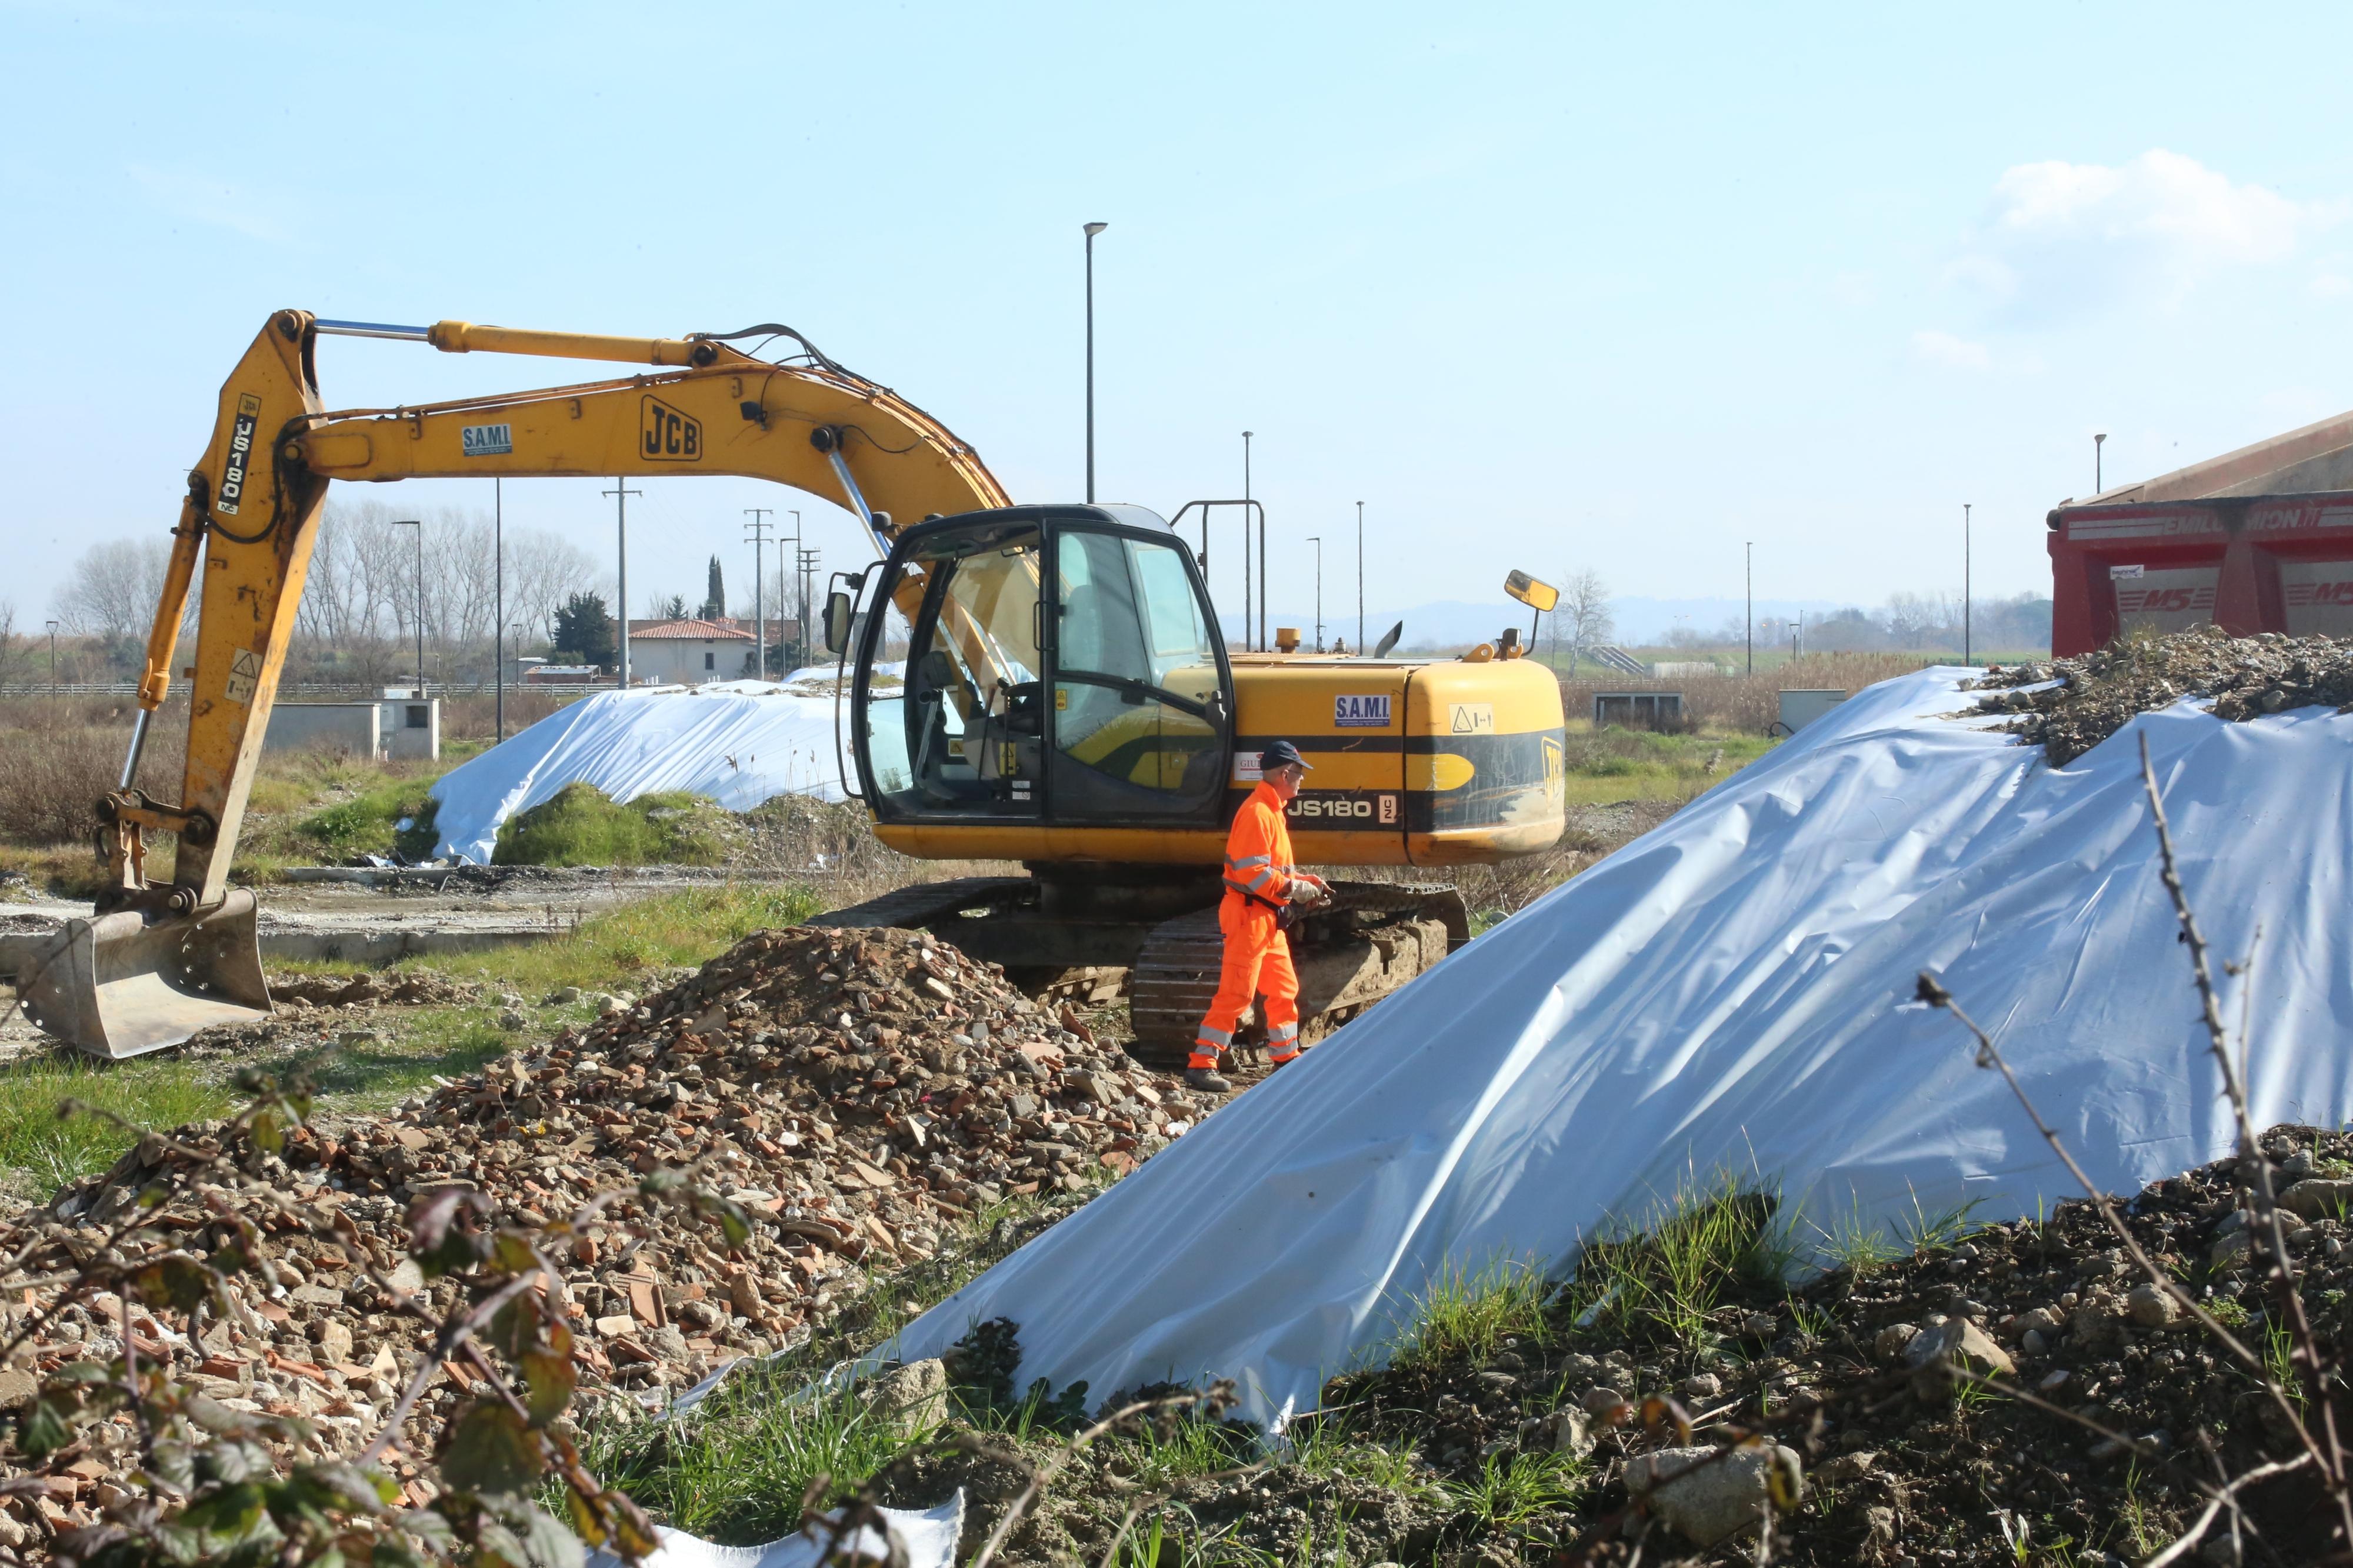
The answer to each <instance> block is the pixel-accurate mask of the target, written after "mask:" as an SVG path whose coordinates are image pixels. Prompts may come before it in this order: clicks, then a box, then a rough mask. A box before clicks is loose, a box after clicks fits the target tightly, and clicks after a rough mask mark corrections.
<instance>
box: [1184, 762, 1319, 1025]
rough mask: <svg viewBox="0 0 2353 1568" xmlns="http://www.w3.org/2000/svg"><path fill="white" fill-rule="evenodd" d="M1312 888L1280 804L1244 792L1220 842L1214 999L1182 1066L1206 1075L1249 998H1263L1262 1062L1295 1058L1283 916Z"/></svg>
mask: <svg viewBox="0 0 2353 1568" xmlns="http://www.w3.org/2000/svg"><path fill="white" fill-rule="evenodd" d="M1312 889H1314V883H1312V882H1309V881H1306V880H1304V879H1302V878H1301V877H1300V876H1299V875H1298V872H1297V870H1296V868H1294V867H1293V864H1292V859H1291V827H1290V825H1289V824H1288V823H1286V822H1285V821H1284V820H1283V815H1282V796H1281V795H1277V794H1275V793H1274V791H1273V789H1271V787H1270V786H1268V785H1266V784H1260V785H1259V786H1258V788H1256V789H1254V790H1252V791H1250V798H1249V799H1248V800H1246V801H1244V802H1242V807H1241V809H1240V811H1238V812H1236V813H1234V826H1233V828H1232V830H1231V831H1230V832H1229V833H1228V834H1227V836H1226V895H1227V896H1226V898H1225V900H1224V901H1223V902H1222V903H1221V904H1220V905H1219V910H1218V930H1219V932H1220V933H1222V934H1223V936H1224V937H1225V947H1224V952H1223V953H1222V955H1221V956H1220V958H1219V965H1218V990H1217V994H1215V995H1214V996H1212V997H1210V998H1209V1011H1208V1016H1206V1017H1204V1018H1203V1019H1202V1020H1201V1027H1200V1029H1199V1031H1198V1034H1197V1035H1196V1037H1195V1038H1194V1041H1193V1054H1192V1056H1191V1058H1189V1059H1188V1061H1187V1066H1189V1067H1193V1068H1202V1069H1204V1070H1206V1069H1208V1068H1214V1067H1216V1066H1217V1064H1218V1058H1219V1055H1220V1054H1222V1053H1223V1052H1224V1051H1225V1050H1227V1049H1228V1048H1229V1047H1231V1046H1232V1044H1233V1040H1234V1029H1235V1027H1236V1026H1237V1025H1238V1024H1239V1022H1240V1018H1241V1015H1242V1009H1243V1008H1245V1007H1247V1006H1249V1005H1250V998H1251V997H1252V996H1254V995H1261V994H1262V995H1263V996H1264V997H1265V998H1266V1013H1265V1017H1264V1019H1263V1020H1262V1021H1263V1022H1264V1023H1265V1025H1266V1049H1267V1059H1268V1060H1269V1061H1271V1062H1273V1063H1275V1064H1277V1065H1280V1064H1282V1063H1283V1062H1287V1061H1289V1060H1291V1059H1292V1058H1293V1057H1295V1056H1297V1055H1298V1054H1299V974H1298V972H1297V971H1296V970H1294V969H1293V968H1292V965H1291V945H1290V943H1289V942H1286V941H1285V940H1284V939H1283V934H1282V920H1281V910H1282V909H1283V908H1284V907H1285V906H1286V905H1288V904H1289V903H1290V902H1291V901H1292V900H1293V898H1295V897H1303V896H1304V895H1305V894H1306V893H1308V892H1309V891H1311V890H1312Z"/></svg>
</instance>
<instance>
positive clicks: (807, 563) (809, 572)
mask: <svg viewBox="0 0 2353 1568" xmlns="http://www.w3.org/2000/svg"><path fill="white" fill-rule="evenodd" d="M796 553H797V555H798V557H799V574H800V583H799V587H800V595H801V657H802V658H807V659H814V658H816V657H817V639H816V637H815V634H813V633H812V632H811V631H810V630H809V600H810V599H811V598H812V597H813V596H814V595H815V594H816V592H817V563H818V556H819V555H822V554H823V553H824V552H823V551H820V550H817V549H814V548H812V549H804V550H799V551H797V552H796Z"/></svg>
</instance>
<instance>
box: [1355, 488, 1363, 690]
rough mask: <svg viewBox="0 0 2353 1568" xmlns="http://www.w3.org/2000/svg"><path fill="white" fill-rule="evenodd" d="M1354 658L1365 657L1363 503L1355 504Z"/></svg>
mask: <svg viewBox="0 0 2353 1568" xmlns="http://www.w3.org/2000/svg"><path fill="white" fill-rule="evenodd" d="M1356 657H1357V658H1364V657H1365V503H1364V502H1363V501H1358V502H1357V503H1356Z"/></svg>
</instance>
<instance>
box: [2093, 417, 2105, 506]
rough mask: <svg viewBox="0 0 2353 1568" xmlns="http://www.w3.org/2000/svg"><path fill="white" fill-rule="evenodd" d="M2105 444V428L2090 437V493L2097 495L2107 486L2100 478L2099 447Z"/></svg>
mask: <svg viewBox="0 0 2353 1568" xmlns="http://www.w3.org/2000/svg"><path fill="white" fill-rule="evenodd" d="M2107 444H2108V433H2107V432H2106V431H2105V430H2103V431H2101V432H2100V433H2099V434H2098V435H2096V436H2094V437H2092V493H2093V494H2094V495H2098V494H2099V493H2100V492H2101V491H2102V490H2103V489H2106V488H2107V486H2106V485H2105V482H2103V481H2102V479H2101V478H2100V455H2101V453H2100V449H2101V448H2102V447H2105V446H2106V445H2107Z"/></svg>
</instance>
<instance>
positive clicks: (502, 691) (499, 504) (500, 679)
mask: <svg viewBox="0 0 2353 1568" xmlns="http://www.w3.org/2000/svg"><path fill="white" fill-rule="evenodd" d="M491 556H492V557H493V558H494V564H493V565H492V566H491V578H492V580H493V583H494V586H493V587H492V589H491V594H492V604H491V667H492V668H491V679H492V680H493V681H495V682H496V683H497V685H498V692H499V695H498V728H499V739H500V740H501V741H504V740H505V739H506V738H507V661H506V656H505V655H504V654H501V652H500V651H499V628H500V627H501V626H504V625H506V624H507V504H506V480H505V479H502V478H501V477H500V476H499V475H497V474H492V475H491Z"/></svg>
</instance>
